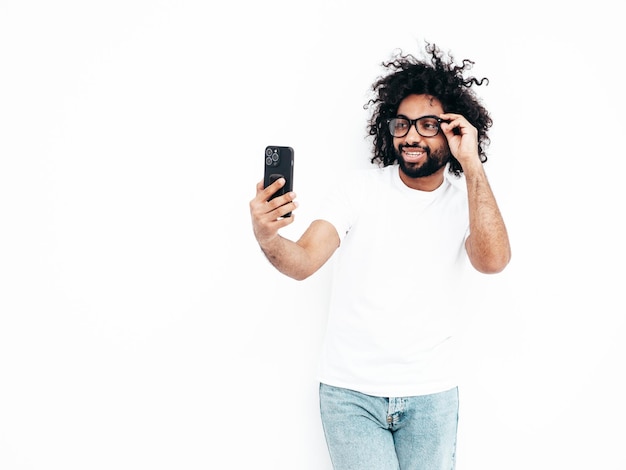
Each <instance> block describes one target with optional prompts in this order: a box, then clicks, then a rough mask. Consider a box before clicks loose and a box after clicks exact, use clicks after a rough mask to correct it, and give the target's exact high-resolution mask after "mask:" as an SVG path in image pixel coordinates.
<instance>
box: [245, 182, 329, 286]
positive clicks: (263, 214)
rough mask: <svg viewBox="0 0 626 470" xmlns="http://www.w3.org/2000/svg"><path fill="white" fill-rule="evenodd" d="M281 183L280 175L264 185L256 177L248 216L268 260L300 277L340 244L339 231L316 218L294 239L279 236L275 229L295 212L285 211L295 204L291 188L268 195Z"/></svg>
mask: <svg viewBox="0 0 626 470" xmlns="http://www.w3.org/2000/svg"><path fill="white" fill-rule="evenodd" d="M284 184H285V180H284V179H283V178H280V179H278V180H277V181H275V182H274V183H272V184H271V185H269V186H268V187H267V188H263V181H259V183H257V186H256V196H255V197H254V199H252V200H251V201H250V216H251V218H252V228H253V231H254V236H255V238H256V240H257V242H258V244H259V246H260V247H261V250H262V251H263V253H265V256H266V257H267V259H268V260H269V261H270V263H272V264H273V265H274V267H275V268H276V269H278V270H279V271H280V272H281V273H283V274H285V275H287V276H289V277H291V278H293V279H296V280H298V281H300V280H303V279H306V278H307V277H309V276H310V275H311V274H313V273H314V272H315V271H317V270H318V269H319V268H320V267H321V266H322V265H323V264H324V263H325V262H326V261H327V260H328V258H330V257H331V255H332V254H333V253H334V252H335V250H336V249H337V247H338V246H339V235H338V234H337V230H335V227H334V226H333V225H332V224H331V223H330V222H326V221H324V220H316V221H314V222H313V223H311V225H310V226H309V228H308V229H307V230H306V231H305V232H304V234H303V235H302V236H301V237H300V239H299V240H298V241H297V242H293V241H291V240H288V239H286V238H284V237H282V236H281V235H280V234H279V233H278V231H279V230H280V229H281V228H283V227H286V226H287V225H289V224H291V223H292V222H293V220H294V217H295V214H292V216H291V217H285V215H286V214H288V213H291V212H294V211H295V210H296V209H297V208H298V204H297V203H296V201H295V200H294V199H295V197H296V194H295V193H294V192H289V193H287V194H284V195H282V196H278V197H276V198H274V199H272V200H270V199H269V198H270V196H271V195H272V194H274V193H275V192H276V191H277V190H278V189H280V188H281V187H282V186H283V185H284Z"/></svg>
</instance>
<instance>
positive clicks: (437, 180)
mask: <svg viewBox="0 0 626 470" xmlns="http://www.w3.org/2000/svg"><path fill="white" fill-rule="evenodd" d="M445 169H446V168H445V167H442V168H440V169H439V170H437V171H436V172H435V173H433V174H432V175H429V176H421V177H419V178H411V177H410V176H407V175H406V173H404V172H403V171H402V169H398V171H399V172H400V179H401V180H402V182H403V183H404V184H405V185H407V186H408V187H409V188H411V189H417V190H418V191H434V190H435V189H437V188H438V187H439V186H441V184H442V183H443V173H444V171H445Z"/></svg>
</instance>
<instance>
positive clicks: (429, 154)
mask: <svg viewBox="0 0 626 470" xmlns="http://www.w3.org/2000/svg"><path fill="white" fill-rule="evenodd" d="M406 147H408V148H411V147H419V148H421V149H422V150H424V152H426V160H425V161H424V162H423V163H421V164H420V163H409V162H407V161H406V160H405V159H404V157H403V156H402V149H403V148H406ZM394 151H395V153H396V158H397V159H398V164H399V165H400V169H401V170H402V172H403V173H404V174H405V175H407V176H408V177H409V178H424V177H426V176H430V175H432V174H434V173H436V172H437V171H439V170H440V169H441V168H443V167H444V166H445V165H446V164H447V163H448V162H449V161H450V156H451V155H450V151H449V150H448V149H438V150H435V151H434V152H433V151H431V150H430V147H423V146H420V145H403V144H400V145H399V146H398V148H395V147H394Z"/></svg>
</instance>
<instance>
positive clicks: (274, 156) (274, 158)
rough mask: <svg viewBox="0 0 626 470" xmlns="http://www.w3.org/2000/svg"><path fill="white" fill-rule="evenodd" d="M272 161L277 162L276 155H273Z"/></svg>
mask: <svg viewBox="0 0 626 470" xmlns="http://www.w3.org/2000/svg"><path fill="white" fill-rule="evenodd" d="M272 160H274V161H275V162H277V161H278V154H277V153H275V154H274V155H272Z"/></svg>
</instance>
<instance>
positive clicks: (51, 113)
mask: <svg viewBox="0 0 626 470" xmlns="http://www.w3.org/2000/svg"><path fill="white" fill-rule="evenodd" d="M427 3H428V2H418V1H415V0H411V1H405V0H396V1H393V2H374V1H370V0H367V1H359V2H356V1H355V2H347V1H338V0H335V1H330V0H317V1H315V2H307V3H299V2H287V1H280V0H270V1H264V2H254V1H251V0H240V1H235V2H228V3H226V2H220V3H217V2H213V3H210V2H202V1H167V0H161V1H147V0H146V1H140V0H130V1H129V0H124V1H121V0H113V1H110V0H109V1H107V2H93V1H92V2H81V1H70V0H62V1H57V2H44V1H17V0H15V1H12V0H2V1H1V2H0V68H1V69H0V468H2V469H6V470H18V469H20V470H21V469H37V470H39V469H41V470H44V469H50V468H63V469H65V470H73V469H80V470H85V469H89V470H99V469H107V470H108V469H116V470H122V469H124V470H125V469H133V470H136V469H151V470H157V469H159V470H160V469H186V470H192V469H208V468H229V469H230V468H232V469H244V468H246V469H247V468H271V469H275V470H278V469H289V470H292V469H303V470H304V469H316V470H319V469H330V463H329V460H328V457H327V455H326V448H325V444H324V438H323V434H322V431H321V425H320V422H319V418H318V409H317V406H318V404H317V383H316V382H315V368H316V360H317V353H318V350H319V346H320V342H321V337H322V334H323V330H324V323H325V312H324V307H325V304H326V299H327V294H326V288H327V287H328V283H329V270H328V269H323V270H322V271H320V272H319V273H318V274H317V275H315V276H314V277H313V278H311V279H309V280H307V281H305V282H302V283H297V282H295V281H291V280H289V279H287V278H284V277H283V276H281V275H279V274H278V273H277V272H275V271H274V270H273V268H271V267H270V266H269V264H268V263H267V262H266V261H265V259H264V258H263V256H262V254H261V253H260V251H259V249H258V248H257V246H256V244H255V240H254V238H253V236H252V233H251V229H250V221H249V213H248V201H249V200H250V199H251V198H252V197H253V195H254V186H255V184H256V182H257V181H258V180H260V179H261V174H262V151H263V148H264V146H265V145H266V144H274V145H291V146H293V147H294V148H295V150H296V159H297V160H296V175H295V178H296V189H297V192H298V199H299V201H300V205H301V208H300V209H299V210H298V212H297V218H296V222H295V223H294V224H293V225H292V226H291V227H290V228H289V230H286V231H285V235H286V236H293V237H295V236H297V235H299V233H300V232H301V231H302V230H303V229H304V228H305V227H306V225H307V224H308V222H309V217H310V216H309V214H310V208H311V207H312V205H313V204H314V203H315V201H317V199H318V198H319V197H320V194H321V186H320V183H322V184H323V183H325V182H327V181H328V179H329V175H330V174H335V173H336V172H337V171H340V170H343V169H347V168H353V167H356V166H367V165H368V161H369V142H368V141H366V140H365V139H364V135H365V121H366V119H367V113H366V111H364V110H363V107H362V106H363V104H364V103H365V101H366V100H367V97H368V90H369V86H370V84H371V83H372V81H373V80H374V79H375V78H376V77H377V76H378V75H379V74H380V73H382V68H380V66H379V64H380V62H381V61H383V60H385V59H387V58H389V56H390V54H391V52H392V51H393V50H394V49H395V48H402V49H403V50H405V51H406V52H413V53H419V51H420V50H421V47H422V44H423V40H424V39H427V40H430V41H433V42H436V43H438V44H439V45H440V46H441V47H442V48H443V49H444V50H451V51H452V52H453V53H454V55H455V57H457V58H458V59H463V58H466V57H467V58H470V59H473V60H474V61H475V62H476V65H475V67H474V69H473V73H474V74H476V75H477V76H487V77H489V79H490V84H489V86H487V87H481V88H479V93H480V95H481V96H482V98H483V99H484V101H485V104H486V105H487V107H488V108H489V109H490V110H491V112H492V115H493V118H494V121H495V125H494V127H493V130H492V133H491V134H492V135H491V137H492V140H493V143H492V145H491V147H490V149H489V156H490V160H489V162H488V163H487V166H486V168H487V171H488V173H489V175H490V178H491V181H492V186H493V187H494V190H495V192H496V195H497V197H498V200H499V203H500V206H501V209H502V211H503V213H504V215H505V218H506V221H507V223H508V227H509V230H510V236H511V240H512V243H513V250H514V258H513V261H512V263H511V264H510V266H509V267H508V269H507V270H506V271H505V272H504V273H503V274H501V275H498V276H495V277H487V278H484V277H477V279H476V290H475V292H476V295H475V298H470V299H468V307H467V315H468V321H467V328H466V334H465V336H464V344H465V346H466V350H465V355H464V364H463V370H464V380H463V384H462V387H461V400H462V401H461V423H460V429H459V456H458V468H459V469H460V470H473V469H480V470H489V469H501V468H507V469H509V470H517V469H528V468H533V469H555V468H594V469H604V468H611V469H616V468H626V457H625V456H624V453H623V443H624V439H625V438H626V431H625V430H624V419H625V418H626V406H625V405H624V399H623V397H624V396H625V395H626V386H625V385H624V381H623V375H624V358H625V357H626V346H625V345H624V339H623V338H624V333H625V330H626V324H625V321H624V316H625V313H626V308H625V304H624V300H623V294H624V275H623V267H624V262H625V261H626V258H625V253H624V252H625V250H624V237H625V235H626V233H625V230H624V225H623V219H624V209H623V202H622V201H623V198H624V195H625V194H624V193H625V191H624V186H623V161H624V157H625V151H624V143H623V138H624V131H623V116H622V115H621V114H622V111H623V109H624V105H625V102H624V101H625V100H624V92H623V90H624V88H623V80H622V76H621V75H620V72H619V71H620V70H621V62H622V61H623V53H622V48H623V45H624V39H625V37H624V34H623V28H622V25H621V21H620V19H619V18H621V16H620V14H619V13H618V11H617V6H611V5H616V4H615V3H610V2H608V1H596V2H585V4H584V5H585V6H577V4H576V3H571V2H547V1H544V2H520V3H516V4H511V3H508V2H500V3H498V4H496V2H487V3H483V2H480V1H478V2H460V1H455V0H452V1H448V2H430V4H427ZM242 121H243V122H244V123H245V125H244V126H243V127H242V128H241V129H240V130H238V131H236V130H234V129H233V127H234V126H233V122H236V123H238V122H242ZM337 121H340V123H341V124H340V126H339V127H338V126H337V124H336V122H337ZM338 128H340V129H341V132H340V131H338Z"/></svg>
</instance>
